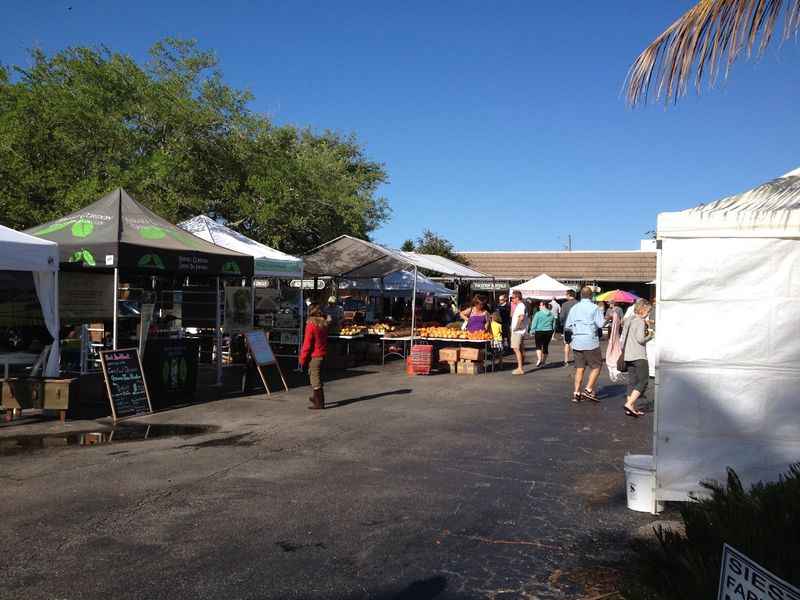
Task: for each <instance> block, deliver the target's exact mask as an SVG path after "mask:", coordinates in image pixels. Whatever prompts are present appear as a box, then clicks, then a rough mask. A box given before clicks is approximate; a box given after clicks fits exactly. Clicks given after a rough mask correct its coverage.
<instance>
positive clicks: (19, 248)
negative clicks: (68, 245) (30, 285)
mask: <svg viewBox="0 0 800 600" xmlns="http://www.w3.org/2000/svg"><path fill="white" fill-rule="evenodd" d="M0 248H2V251H0V269H3V270H5V271H37V272H41V271H50V272H54V271H58V244H56V243H55V242H51V241H49V240H43V239H42V238H38V237H36V236H33V235H28V234H27V233H22V232H20V231H16V230H14V229H10V228H8V227H5V226H3V225H0Z"/></svg>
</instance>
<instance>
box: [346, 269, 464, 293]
mask: <svg viewBox="0 0 800 600" xmlns="http://www.w3.org/2000/svg"><path fill="white" fill-rule="evenodd" d="M413 288H414V273H412V272H409V271H395V272H394V273H391V274H390V275H387V276H386V277H384V279H383V288H382V289H383V291H384V292H387V293H388V294H389V295H404V296H407V295H410V294H411V290H412V289H413ZM339 289H342V290H375V291H380V290H381V280H380V278H379V277H373V278H370V279H348V280H346V281H341V282H340V283H339ZM417 293H418V294H425V295H427V294H432V295H434V296H453V295H455V293H456V292H455V291H454V290H451V289H450V288H448V287H445V286H444V285H442V284H441V283H437V282H436V281H433V280H431V279H429V278H427V277H425V276H424V275H420V274H418V275H417Z"/></svg>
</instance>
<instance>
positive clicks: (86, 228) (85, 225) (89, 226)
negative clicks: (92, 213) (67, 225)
mask: <svg viewBox="0 0 800 600" xmlns="http://www.w3.org/2000/svg"><path fill="white" fill-rule="evenodd" d="M92 231H94V224H93V223H92V222H91V221H89V220H87V219H79V220H78V221H77V222H76V223H75V224H74V225H73V226H72V235H73V236H74V237H76V238H85V237H89V236H90V235H92Z"/></svg>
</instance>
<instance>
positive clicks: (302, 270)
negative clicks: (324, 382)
mask: <svg viewBox="0 0 800 600" xmlns="http://www.w3.org/2000/svg"><path fill="white" fill-rule="evenodd" d="M304 276H305V265H304V266H302V267H300V300H298V303H299V305H298V307H297V311H298V312H297V317H298V319H297V320H298V322H299V325H298V326H297V328H298V330H297V368H298V369H300V349H301V348H302V347H303V310H304V309H305V306H303V295H304V292H305V288H304V287H303V277H304Z"/></svg>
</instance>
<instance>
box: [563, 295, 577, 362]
mask: <svg viewBox="0 0 800 600" xmlns="http://www.w3.org/2000/svg"><path fill="white" fill-rule="evenodd" d="M577 303H578V301H577V300H576V299H575V290H567V300H566V302H564V304H563V306H562V307H561V314H560V315H559V321H561V331H563V332H564V366H565V367H566V366H567V365H568V364H569V351H570V344H571V343H572V332H571V331H569V330H568V329H567V328H566V324H567V317H569V311H570V310H571V309H572V307H573V306H575V305H576V304H577Z"/></svg>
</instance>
